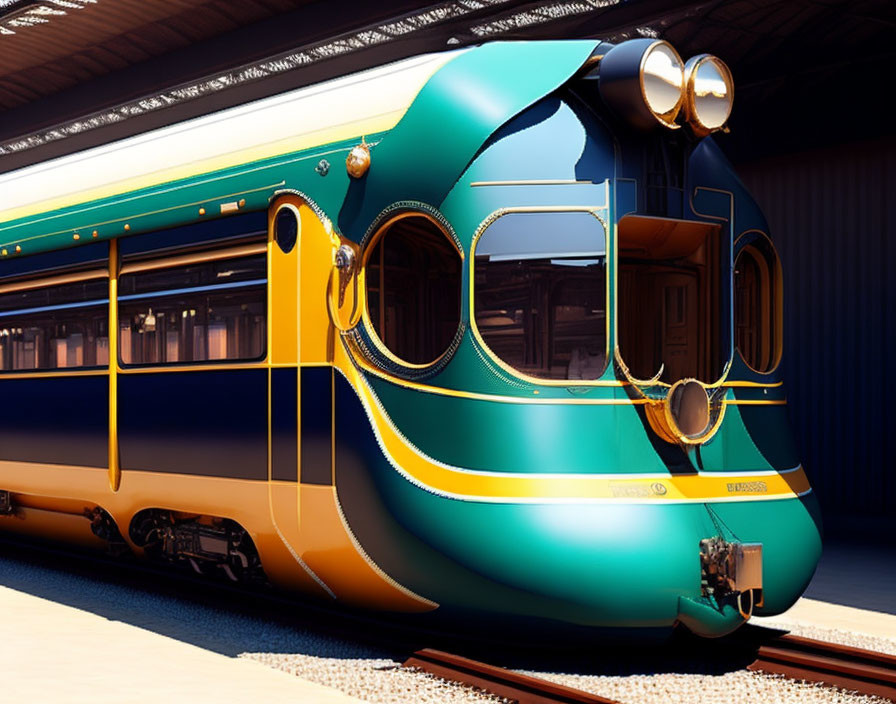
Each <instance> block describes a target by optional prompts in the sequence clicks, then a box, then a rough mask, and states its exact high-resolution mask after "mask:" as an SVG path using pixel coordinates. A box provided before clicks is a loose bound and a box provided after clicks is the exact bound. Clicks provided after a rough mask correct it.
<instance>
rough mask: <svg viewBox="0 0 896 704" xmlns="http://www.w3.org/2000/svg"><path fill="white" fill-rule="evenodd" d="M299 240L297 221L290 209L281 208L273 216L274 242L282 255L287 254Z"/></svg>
mask: <svg viewBox="0 0 896 704" xmlns="http://www.w3.org/2000/svg"><path fill="white" fill-rule="evenodd" d="M298 238H299V219H298V218H297V217H296V213H295V211H294V210H293V209H292V208H288V207H283V208H280V210H278V211H277V215H275V216H274V241H275V242H276V243H277V246H278V247H280V249H281V250H282V251H283V253H284V254H289V253H290V252H291V251H292V249H293V247H295V246H296V241H297V240H298Z"/></svg>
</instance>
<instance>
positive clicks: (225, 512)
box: [0, 461, 329, 598]
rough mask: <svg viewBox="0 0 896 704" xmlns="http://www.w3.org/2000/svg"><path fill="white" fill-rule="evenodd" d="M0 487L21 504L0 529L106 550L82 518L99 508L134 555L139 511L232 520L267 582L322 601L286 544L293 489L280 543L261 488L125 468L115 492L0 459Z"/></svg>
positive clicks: (65, 469) (73, 470)
mask: <svg viewBox="0 0 896 704" xmlns="http://www.w3.org/2000/svg"><path fill="white" fill-rule="evenodd" d="M0 489H2V490H5V491H10V492H12V493H13V495H14V497H13V499H14V503H15V504H16V505H18V506H19V508H18V509H17V513H16V515H15V516H9V517H0V531H6V530H9V531H16V532H18V533H28V534H33V535H37V536H40V537H45V538H48V539H50V540H56V541H59V542H74V543H77V544H90V545H97V544H98V545H99V546H100V547H101V548H105V547H106V546H105V543H103V542H102V541H100V540H99V539H98V538H96V537H95V536H94V535H93V533H92V532H90V524H89V521H88V520H87V519H86V518H85V517H83V512H84V510H85V509H92V508H94V507H96V506H99V507H101V508H103V509H105V510H106V511H108V512H109V514H110V515H111V516H112V517H113V518H114V519H115V522H116V523H117V524H118V526H119V528H120V530H121V534H122V537H124V539H125V540H126V541H127V542H128V543H129V544H130V545H131V547H132V548H134V550H135V552H137V553H138V554H140V553H141V552H142V551H141V550H140V549H139V548H137V547H136V546H135V545H134V544H133V543H131V542H130V537H129V536H128V530H127V529H128V526H129V525H130V521H131V518H133V516H134V514H136V513H137V512H138V511H141V510H143V509H146V508H163V509H169V510H172V511H180V512H184V513H198V514H205V515H210V516H219V517H221V518H230V519H232V520H234V521H236V522H237V523H239V524H240V525H241V526H243V527H244V528H245V529H246V530H247V531H248V532H249V534H250V535H251V537H252V540H253V541H254V542H255V546H256V548H257V549H258V553H259V556H260V557H261V563H262V565H263V567H264V570H265V573H266V574H267V576H268V578H269V579H270V580H271V582H272V583H273V584H275V585H276V586H279V587H282V588H285V589H291V590H299V591H304V592H307V593H310V594H315V595H327V592H326V591H325V590H324V589H323V588H322V587H321V586H320V584H319V583H318V582H317V581H315V580H314V578H313V577H311V575H309V574H308V572H307V571H306V570H305V569H304V568H303V566H302V564H301V562H300V560H299V559H297V558H298V553H297V552H296V549H295V548H293V546H292V545H287V543H286V540H290V541H291V540H295V539H296V534H297V532H298V529H297V524H298V518H297V516H298V513H297V508H296V507H297V503H298V498H297V489H296V486H295V484H293V485H292V494H293V497H294V498H293V500H292V506H291V507H289V506H284V507H283V509H282V510H283V512H284V514H285V515H289V514H290V512H291V515H292V516H293V521H292V526H293V530H292V531H291V535H290V536H289V538H287V536H286V535H285V534H284V535H283V537H281V534H280V532H279V531H278V528H279V526H275V524H274V522H273V520H272V513H271V499H270V497H269V493H268V489H269V486H268V484H267V482H257V481H245V480H239V479H223V478H219V477H200V476H187V475H181V474H161V473H153V472H134V471H127V470H125V471H124V472H122V480H121V487H120V489H119V491H117V492H113V491H112V490H111V489H110V488H109V482H108V476H107V472H106V470H105V469H98V468H92V467H70V466H63V465H46V464H37V463H24V462H10V461H0ZM284 523H285V524H287V525H289V524H288V522H284ZM85 531H86V534H85ZM327 598H329V596H328V595H327Z"/></svg>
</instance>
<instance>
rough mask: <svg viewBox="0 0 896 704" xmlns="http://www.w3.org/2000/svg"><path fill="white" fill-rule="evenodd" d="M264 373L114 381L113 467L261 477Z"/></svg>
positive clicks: (153, 376) (263, 467)
mask: <svg viewBox="0 0 896 704" xmlns="http://www.w3.org/2000/svg"><path fill="white" fill-rule="evenodd" d="M267 374H268V372H267V369H238V370H223V369H222V370H220V371H195V372H194V371H189V372H157V373H147V374H121V375H119V377H118V445H119V453H120V459H121V468H122V470H124V471H127V470H129V469H139V470H145V471H150V472H173V473H178V474H199V475H203V476H211V477H229V478H232V479H261V480H267V478H268V468H267V460H268V448H267V445H268V437H267V432H268V427H267V415H268V407H267V406H268V404H267Z"/></svg>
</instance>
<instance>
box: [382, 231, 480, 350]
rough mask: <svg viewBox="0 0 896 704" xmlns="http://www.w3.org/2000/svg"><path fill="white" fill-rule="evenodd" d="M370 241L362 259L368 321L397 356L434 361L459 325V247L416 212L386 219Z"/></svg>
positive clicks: (448, 344) (449, 342)
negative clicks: (370, 245) (368, 248)
mask: <svg viewBox="0 0 896 704" xmlns="http://www.w3.org/2000/svg"><path fill="white" fill-rule="evenodd" d="M372 245H373V246H372V249H370V250H369V254H367V255H366V256H365V259H364V261H365V262H366V264H365V267H364V281H365V285H366V289H367V318H368V321H367V322H368V323H369V326H370V327H371V328H372V329H373V332H374V333H375V334H376V336H377V337H378V338H379V341H380V342H381V343H382V345H384V346H385V348H386V350H387V351H388V352H389V353H390V354H391V355H392V356H394V357H396V358H397V359H398V361H399V362H402V363H405V364H413V365H420V366H422V365H427V364H430V363H432V362H434V361H435V360H437V359H438V358H439V357H440V356H442V354H444V353H445V352H446V351H447V350H448V348H449V347H450V345H451V341H452V340H453V339H454V337H455V335H456V334H457V329H458V327H459V326H460V294H461V262H462V260H461V255H460V252H459V251H458V250H457V248H456V247H455V245H454V243H453V242H452V241H451V239H450V238H449V236H448V234H447V233H446V232H445V231H444V230H442V228H441V227H440V226H439V225H437V224H436V223H435V222H434V221H433V220H432V219H431V218H429V217H427V216H425V215H418V214H405V215H401V216H399V217H397V218H395V219H393V220H391V221H389V222H387V223H386V224H385V225H384V226H383V227H382V228H381V229H380V231H379V232H378V233H377V235H376V236H375V239H374V240H373V241H372Z"/></svg>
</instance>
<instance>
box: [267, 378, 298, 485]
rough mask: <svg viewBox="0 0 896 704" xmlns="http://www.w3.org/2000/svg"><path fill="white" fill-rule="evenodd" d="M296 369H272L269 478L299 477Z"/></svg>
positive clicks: (292, 480)
mask: <svg viewBox="0 0 896 704" xmlns="http://www.w3.org/2000/svg"><path fill="white" fill-rule="evenodd" d="M298 373H299V370H298V369H272V370H271V478H272V479H277V480H280V481H285V482H295V481H298V479H299V477H298V469H299V381H298V378H297V377H298Z"/></svg>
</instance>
